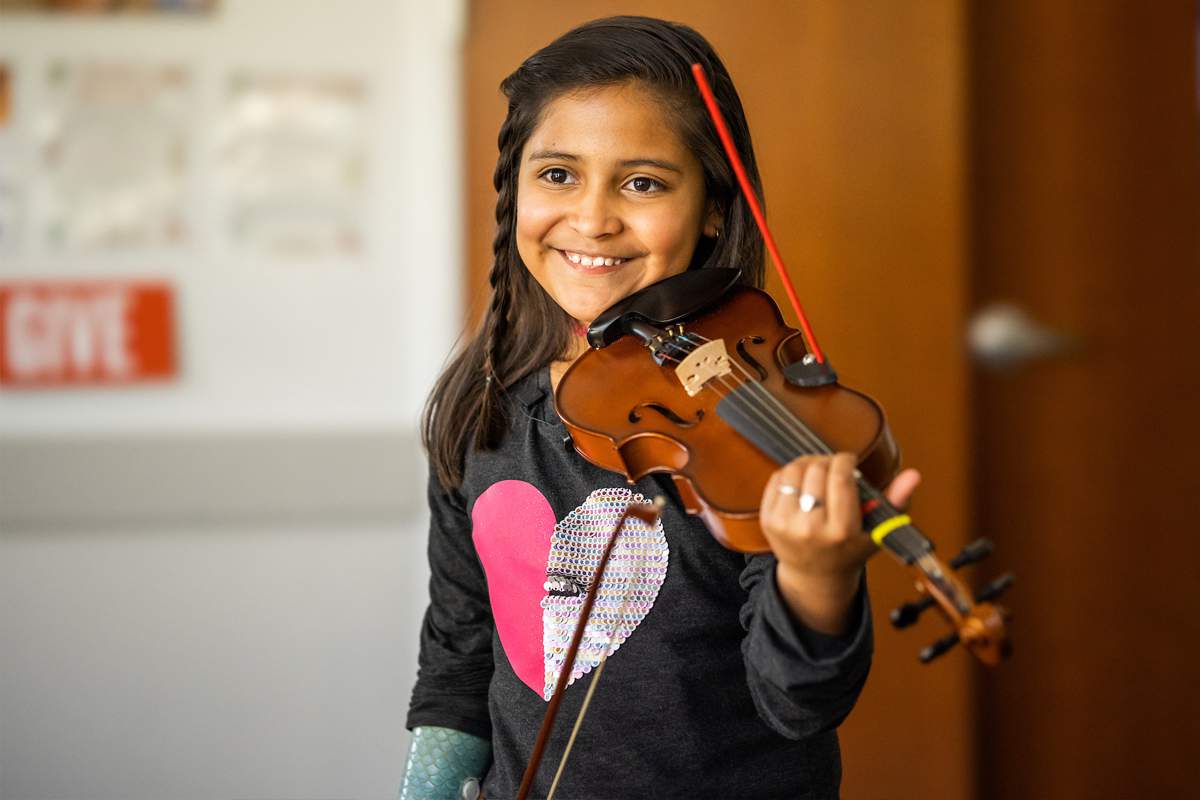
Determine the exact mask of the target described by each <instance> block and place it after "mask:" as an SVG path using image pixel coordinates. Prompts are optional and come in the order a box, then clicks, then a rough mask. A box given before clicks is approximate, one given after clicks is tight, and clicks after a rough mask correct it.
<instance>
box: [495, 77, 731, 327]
mask: <svg viewBox="0 0 1200 800" xmlns="http://www.w3.org/2000/svg"><path fill="white" fill-rule="evenodd" d="M719 225H720V216H719V214H718V213H717V212H716V211H715V209H713V208H711V207H710V204H709V203H708V202H707V200H706V197H705V191H704V172H703V170H702V168H701V166H700V162H699V161H697V160H696V157H695V156H694V155H692V153H691V151H689V150H688V148H687V147H686V146H685V145H684V143H683V142H682V141H681V140H680V138H679V136H678V135H677V134H676V132H675V130H674V127H673V125H672V124H671V121H670V112H669V111H667V110H666V109H665V108H664V104H663V102H662V100H661V99H659V97H658V96H657V95H655V94H653V93H651V92H648V91H646V90H645V89H643V88H641V87H638V86H636V85H632V84H631V85H623V86H616V87H606V88H602V89H591V90H585V91H581V92H574V93H569V94H565V95H563V96H561V97H559V98H558V99H556V100H554V101H552V102H551V103H550V104H549V105H548V106H547V107H546V109H545V111H544V112H543V116H542V121H541V123H540V124H539V125H538V126H537V128H536V129H535V130H534V131H533V134H532V135H531V136H530V137H529V141H528V142H527V143H526V144H525V149H524V151H523V152H522V154H521V167H520V177H519V180H518V191H517V250H518V252H519V253H520V254H521V260H522V261H524V262H525V266H526V267H527V268H528V269H529V271H530V272H531V273H532V274H533V276H534V278H536V279H537V282H538V283H540V284H541V285H542V288H543V289H545V290H546V291H547V292H548V293H549V294H550V296H551V297H553V298H554V300H555V301H556V302H557V303H558V304H559V306H561V307H562V308H563V310H565V311H566V312H567V313H568V314H570V315H571V316H572V317H574V318H575V319H576V320H579V321H580V322H583V323H588V322H591V321H592V320H593V319H595V318H596V316H598V315H599V314H600V312H601V311H603V310H604V309H606V308H608V307H609V306H610V305H612V304H613V303H615V302H617V301H618V300H620V299H622V298H624V297H626V296H627V295H629V294H631V293H633V292H635V291H637V290H638V289H641V288H643V287H645V286H649V285H650V284H652V283H655V282H657V281H660V280H662V279H663V278H668V277H670V276H672V275H678V274H679V273H681V272H683V271H685V270H686V269H687V268H688V264H689V263H691V259H692V252H693V251H694V250H695V249H696V243H697V242H698V241H699V238H700V236H701V234H702V233H703V234H705V235H708V236H713V235H715V234H716V232H717V229H718V226H719Z"/></svg>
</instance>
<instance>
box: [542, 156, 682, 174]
mask: <svg viewBox="0 0 1200 800" xmlns="http://www.w3.org/2000/svg"><path fill="white" fill-rule="evenodd" d="M529 160H530V161H578V160H579V156H577V155H575V154H574V153H564V152H563V151H561V150H538V151H537V152H536V153H532V154H531V155H530V156H529ZM618 166H620V167H658V168H659V169H665V170H668V171H670V172H677V173H679V174H683V170H681V169H680V168H679V167H677V166H675V165H674V164H672V163H671V162H670V161H663V160H662V159H658V158H630V159H626V160H625V161H621V162H618Z"/></svg>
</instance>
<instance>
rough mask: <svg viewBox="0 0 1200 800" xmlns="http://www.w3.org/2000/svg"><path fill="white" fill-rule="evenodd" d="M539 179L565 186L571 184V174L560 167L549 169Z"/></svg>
mask: <svg viewBox="0 0 1200 800" xmlns="http://www.w3.org/2000/svg"><path fill="white" fill-rule="evenodd" d="M541 177H542V178H543V179H544V180H547V181H549V182H550V183H557V184H560V185H562V184H566V183H570V182H571V173H569V172H567V171H566V170H565V169H563V168H562V167H551V168H550V169H548V170H546V171H545V172H543V173H542V175H541Z"/></svg>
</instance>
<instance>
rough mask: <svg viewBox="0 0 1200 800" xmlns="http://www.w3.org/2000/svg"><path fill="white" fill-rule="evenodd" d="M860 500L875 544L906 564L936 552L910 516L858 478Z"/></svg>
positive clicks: (864, 521) (867, 529) (864, 518)
mask: <svg viewBox="0 0 1200 800" xmlns="http://www.w3.org/2000/svg"><path fill="white" fill-rule="evenodd" d="M858 498H859V501H860V502H861V503H862V509H863V531H865V532H866V533H867V534H869V535H870V536H871V538H872V539H874V540H875V544H877V545H879V546H880V547H882V548H884V549H885V550H887V551H889V552H890V553H892V554H893V555H895V556H896V557H897V558H899V559H900V560H901V561H903V562H904V563H905V564H913V563H914V562H916V561H918V560H920V559H921V557H922V556H924V555H926V554H928V553H931V552H932V551H933V542H931V541H930V540H929V539H927V538H926V537H925V534H923V533H921V531H920V530H918V529H917V526H916V525H914V524H913V523H912V520H911V519H910V518H909V516H908V515H907V514H905V513H904V512H903V511H901V510H900V509H898V508H896V507H895V506H894V505H892V503H891V501H889V500H888V499H887V497H886V496H885V495H884V494H883V492H881V491H879V490H878V489H876V488H875V487H874V486H872V485H871V484H870V483H868V482H867V481H866V480H865V479H864V478H861V477H860V478H859V479H858Z"/></svg>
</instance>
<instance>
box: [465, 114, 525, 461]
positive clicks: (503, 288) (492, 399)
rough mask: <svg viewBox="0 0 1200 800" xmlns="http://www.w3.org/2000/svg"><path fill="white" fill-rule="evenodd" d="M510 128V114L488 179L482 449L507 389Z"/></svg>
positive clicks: (491, 438) (512, 187)
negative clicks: (492, 198)
mask: <svg viewBox="0 0 1200 800" xmlns="http://www.w3.org/2000/svg"><path fill="white" fill-rule="evenodd" d="M512 123H513V114H512V113H511V112H510V113H509V115H508V117H507V118H506V119H505V121H504V124H503V125H502V126H501V127H500V135H499V137H498V141H497V144H498V149H499V151H500V155H499V157H498V158H497V159H496V170H495V172H494V173H493V174H492V185H493V186H494V187H495V188H496V236H495V238H494V239H492V269H491V272H490V274H489V275H488V281H489V283H490V284H491V287H492V301H491V305H490V306H489V307H488V311H487V315H486V316H485V317H484V325H483V332H482V333H483V336H482V338H483V379H484V386H483V396H482V397H481V398H480V402H479V417H478V419H479V421H480V424H479V426H478V428H477V429H476V431H475V446H476V447H479V448H481V449H487V448H490V447H494V446H495V445H496V442H497V440H498V439H499V437H500V435H501V433H502V432H503V428H504V423H505V421H506V420H505V414H504V405H503V403H502V402H501V398H500V396H499V395H500V393H501V392H503V391H504V390H505V389H506V388H508V387H506V386H505V385H504V384H503V379H502V378H501V375H504V370H503V369H502V368H503V367H504V366H505V362H506V360H507V359H506V358H505V356H506V348H505V346H504V345H505V341H504V338H505V336H506V334H507V332H508V323H509V313H510V311H511V309H512V292H513V288H514V287H513V275H512V272H513V270H514V269H515V268H516V258H515V257H514V253H513V251H514V249H515V246H514V243H513V235H514V231H513V229H514V227H515V225H516V218H517V181H516V172H517V168H518V164H517V162H518V161H519V160H520V158H521V152H520V147H518V146H517V145H518V142H517V141H516V137H515V136H514V135H513V124H512Z"/></svg>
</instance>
